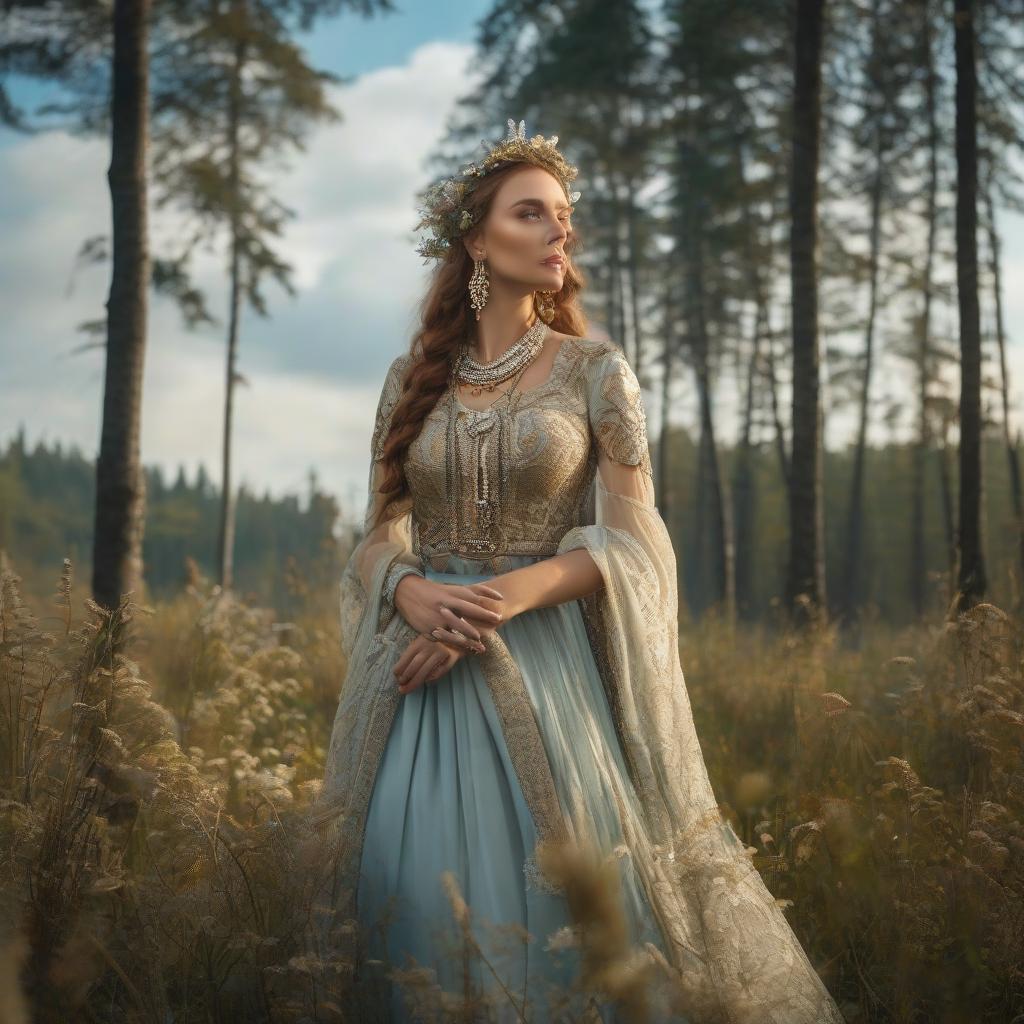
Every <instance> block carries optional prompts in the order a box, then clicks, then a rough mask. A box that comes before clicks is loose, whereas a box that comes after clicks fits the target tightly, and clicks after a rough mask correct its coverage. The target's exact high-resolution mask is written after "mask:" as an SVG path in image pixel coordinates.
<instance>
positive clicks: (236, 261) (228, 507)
mask: <svg viewBox="0 0 1024 1024" xmlns="http://www.w3.org/2000/svg"><path fill="white" fill-rule="evenodd" d="M235 13H236V14H237V15H238V22H237V24H236V31H238V32H239V35H238V38H237V41H236V43H235V54H234V66H233V69H232V78H231V88H230V92H229V94H228V140H227V141H228V151H229V153H230V157H229V160H230V165H229V170H228V188H229V189H230V192H231V203H232V210H231V219H230V232H231V265H230V271H229V273H230V288H231V291H230V298H229V311H228V349H227V371H226V373H225V382H224V433H223V438H222V450H221V464H222V471H221V481H222V490H221V503H220V529H219V532H218V537H217V565H218V566H219V569H220V586H221V589H222V590H230V589H231V588H232V587H233V586H234V582H235V581H234V551H235V490H234V484H233V483H232V479H231V434H232V430H233V425H234V409H235V385H236V384H237V382H238V370H237V361H238V322H239V314H240V311H241V305H242V282H241V273H242V267H241V249H242V239H241V231H242V224H241V220H240V217H239V210H240V208H241V199H240V196H239V190H240V188H241V155H240V152H239V146H240V142H239V136H240V132H241V118H242V69H243V68H244V67H245V61H246V44H245V39H244V37H243V36H242V35H241V24H242V22H243V21H244V17H245V0H239V2H237V3H236V4H235Z"/></svg>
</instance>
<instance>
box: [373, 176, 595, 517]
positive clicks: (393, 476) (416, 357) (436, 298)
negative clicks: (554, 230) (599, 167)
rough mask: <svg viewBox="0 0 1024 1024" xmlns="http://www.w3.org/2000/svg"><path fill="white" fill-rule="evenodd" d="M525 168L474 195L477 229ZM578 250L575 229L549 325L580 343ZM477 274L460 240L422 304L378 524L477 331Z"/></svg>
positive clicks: (390, 440) (399, 495)
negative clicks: (473, 284)
mask: <svg viewBox="0 0 1024 1024" xmlns="http://www.w3.org/2000/svg"><path fill="white" fill-rule="evenodd" d="M523 166H531V165H530V164H529V163H528V162H526V161H522V160H519V161H516V162H515V163H512V164H509V165H507V166H504V167H501V168H498V169H496V170H494V171H492V172H490V173H489V174H488V175H487V176H486V177H485V178H483V179H482V180H481V181H480V183H479V184H478V185H477V186H476V188H475V189H474V190H473V191H472V192H471V193H470V195H469V196H468V197H467V200H466V203H465V206H466V208H467V209H468V210H470V212H471V213H473V214H474V223H475V224H480V223H482V222H483V220H484V218H485V217H486V216H487V213H488V211H489V210H490V207H491V203H492V202H493V199H494V194H495V193H496V192H497V191H498V189H499V187H500V186H501V183H502V182H503V181H504V180H505V178H507V177H508V175H509V174H511V173H512V172H513V171H514V170H516V169H517V168H519V167H523ZM579 246H580V239H579V236H578V234H577V232H576V230H575V229H573V231H571V232H570V233H569V235H568V237H567V238H566V240H565V245H564V246H563V250H564V252H565V254H566V257H567V259H566V264H565V275H564V277H563V279H562V288H561V291H558V292H556V293H555V295H554V302H555V314H554V317H553V319H552V320H551V322H550V324H549V325H548V326H549V327H551V329H552V330H555V331H558V332H559V333H561V334H568V335H571V336H576V337H579V336H582V335H583V334H584V333H585V331H586V325H587V321H586V317H585V315H584V313H583V310H582V309H581V307H580V304H579V294H580V292H581V291H582V289H583V287H584V285H585V281H584V278H583V275H582V274H581V273H580V271H579V269H578V268H577V267H576V265H575V264H574V263H573V261H572V259H571V255H572V253H573V252H574V251H575V250H576V249H577V248H579ZM472 273H473V258H472V257H471V256H470V255H469V252H468V251H467V250H466V247H465V245H463V244H462V241H461V240H456V241H455V242H454V243H453V244H452V245H451V246H450V247H449V251H448V253H447V255H446V256H445V259H444V261H443V262H442V263H441V264H440V265H439V266H438V267H437V269H436V270H435V272H434V275H433V278H432V280H431V282H430V287H429V288H428V289H427V293H426V295H425V296H424V298H423V301H422V303H421V304H420V328H419V330H418V331H417V332H416V334H415V336H414V337H413V339H412V342H411V343H410V346H409V352H410V355H411V359H410V362H409V364H408V366H407V367H406V371H405V374H404V376H403V381H402V394H401V397H400V398H399V399H398V401H397V402H396V403H395V408H394V411H393V413H392V417H391V425H390V429H389V431H388V435H387V438H386V440H385V442H384V445H383V448H382V453H381V463H382V476H381V483H380V490H381V493H382V495H383V499H384V500H383V501H381V502H380V504H379V505H378V509H379V512H378V522H379V520H380V519H383V518H385V515H386V510H388V509H390V507H391V506H392V505H393V504H394V503H396V502H401V501H402V500H403V499H404V498H406V497H407V495H408V493H409V484H408V481H407V480H406V478H405V469H404V467H403V463H404V462H405V455H406V452H408V450H409V446H410V445H411V444H412V442H413V441H415V440H416V438H417V437H418V436H419V433H420V431H421V430H422V429H423V421H424V420H425V419H426V418H427V416H428V415H429V414H430V411H431V410H432V409H433V408H434V406H435V405H436V404H437V401H438V399H439V398H440V397H441V395H442V394H443V393H444V391H445V389H446V388H447V386H448V379H449V374H450V372H451V366H452V360H453V358H454V356H455V353H456V351H457V350H458V347H459V345H461V344H462V342H463V340H464V339H467V338H469V337H470V336H471V332H472V331H473V329H474V326H475V323H476V319H475V316H474V314H473V311H472V309H471V308H470V305H469V279H470V277H471V275H472ZM373 525H374V526H376V525H377V523H376V522H375V523H374V524H373Z"/></svg>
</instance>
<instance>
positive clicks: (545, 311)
mask: <svg viewBox="0 0 1024 1024" xmlns="http://www.w3.org/2000/svg"><path fill="white" fill-rule="evenodd" d="M533 306H534V309H536V310H537V316H539V317H540V318H541V320H543V321H544V323H546V324H549V323H551V321H552V320H554V319H555V293H554V292H534V293H533Z"/></svg>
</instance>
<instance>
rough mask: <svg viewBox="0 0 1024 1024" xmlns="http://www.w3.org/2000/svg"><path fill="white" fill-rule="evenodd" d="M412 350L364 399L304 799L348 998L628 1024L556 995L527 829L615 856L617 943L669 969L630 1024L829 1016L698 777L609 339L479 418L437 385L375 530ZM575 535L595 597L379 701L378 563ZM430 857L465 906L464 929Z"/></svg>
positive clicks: (444, 574)
mask: <svg viewBox="0 0 1024 1024" xmlns="http://www.w3.org/2000/svg"><path fill="white" fill-rule="evenodd" d="M414 361H415V360H414V354H413V353H410V354H403V355H401V356H398V357H397V358H396V359H395V360H394V361H393V362H392V364H391V366H390V368H389V370H388V374H387V377H386V379H385V383H384V386H383V389H382V392H381V397H380V401H379V403H378V407H377V413H376V419H375V424H374V432H373V441H372V458H371V468H370V475H369V494H370V499H369V502H368V507H367V512H366V526H367V531H366V535H365V536H364V538H363V539H362V541H361V542H360V543H359V545H358V546H357V547H356V549H355V550H354V551H353V553H352V556H351V557H350V559H349V561H348V563H347V565H346V567H345V571H344V573H343V576H342V581H341V602H340V612H341V618H342V635H343V647H344V653H345V654H346V656H347V665H348V668H347V672H346V677H345V680H344V682H343V685H342V690H341V697H340V700H339V704H338V710H337V715H336V717H335V722H334V728H333V731H332V736H331V743H330V748H329V751H328V757H327V766H326V772H325V779H324V786H323V790H322V793H321V796H320V799H319V801H318V804H317V813H318V815H319V820H320V821H329V822H330V823H331V824H332V825H333V826H334V827H335V829H336V832H337V835H338V836H339V838H340V848H341V849H342V851H343V853H342V855H341V856H340V858H339V864H340V866H339V868H338V872H337V875H336V878H335V884H334V887H333V888H332V895H331V900H332V902H333V904H334V907H333V909H334V912H335V915H336V917H337V918H340V919H341V920H344V921H348V922H350V923H352V924H353V927H350V928H349V929H348V930H347V931H335V932H334V933H332V938H331V941H333V942H334V943H335V944H337V943H340V942H342V941H343V938H344V939H345V941H349V942H352V943H354V945H353V947H352V953H353V957H354V959H355V960H356V962H357V963H358V964H359V965H360V966H359V969H358V972H357V983H358V984H357V990H358V991H359V992H360V993H361V997H362V998H363V999H375V1000H376V1001H377V1005H378V1006H379V1008H380V1012H381V1019H387V1020H395V1021H399V1020H420V1019H424V1020H426V1019H434V1018H431V1017H428V1016H427V1015H426V1014H424V1016H423V1017H420V1016H417V1015H415V1014H414V1013H413V1011H412V1001H411V1000H410V998H409V997H408V994H407V992H406V984H405V983H403V984H402V985H398V984H394V983H393V981H392V980H391V979H390V978H389V976H388V972H389V970H390V968H392V967H394V966H398V967H416V968H419V973H418V974H416V975H415V976H416V977H418V978H419V979H420V982H421V983H422V982H423V980H424V979H426V989H424V988H423V987H422V985H421V988H420V990H419V992H420V999H419V1003H418V1005H419V1006H420V1007H421V1008H422V1007H424V1006H426V1005H427V1003H426V1002H425V1001H424V998H423V994H424V992H425V991H426V990H427V989H429V990H430V992H432V993H433V994H434V998H435V1003H434V1005H435V1007H436V1009H437V1014H438V1016H437V1018H436V1019H439V1020H440V1019H445V1009H444V1008H445V1007H446V1006H449V1007H450V1006H451V1005H452V1004H451V1003H446V1002H445V998H446V997H445V996H444V995H443V993H462V992H463V991H464V987H465V985H466V983H467V982H469V983H471V985H472V986H475V987H476V988H477V990H478V991H480V992H482V993H484V996H485V1001H486V1005H487V1006H488V1007H489V1009H487V1012H486V1015H485V1014H484V1012H483V1010H481V1011H479V1012H480V1014H481V1015H480V1016H479V1018H478V1017H474V1018H473V1019H493V1020H500V1021H504V1020H529V1021H538V1022H539V1021H548V1020H556V1019H557V1020H563V1019H564V1020H580V1019H589V1020H603V1021H614V1020H622V1019H627V1018H626V1017H623V1016H621V1015H620V1008H618V1007H617V1006H616V1005H615V1004H614V1003H613V1002H612V1001H611V1000H610V999H602V998H601V997H600V994H599V993H598V994H595V993H583V992H573V994H572V996H571V1000H570V1001H569V1002H568V1003H562V1002H559V1000H560V999H564V998H565V996H564V994H565V993H566V992H570V991H572V989H571V983H572V981H573V979H575V978H576V977H577V976H578V971H579V968H580V962H581V961H580V957H581V956H582V954H581V952H580V948H579V944H578V942H577V941H576V939H578V937H579V932H578V931H575V932H574V930H573V926H574V924H575V922H574V920H573V918H572V916H571V914H570V910H569V905H568V902H567V899H566V895H565V892H564V890H563V889H562V888H561V887H560V886H559V885H558V884H552V882H551V880H550V879H549V878H548V877H547V876H546V875H545V873H544V872H543V871H541V870H540V869H539V867H538V861H537V856H536V854H537V849H538V846H537V844H538V843H541V844H545V843H548V842H555V843H557V842H573V841H578V842H586V843H589V844H592V845H593V846H594V847H596V848H597V849H599V850H600V851H601V852H602V854H603V855H605V856H607V857H610V858H612V859H613V862H614V863H615V864H616V865H617V866H618V869H619V870H618V872H617V876H618V879H619V882H620V885H621V897H622V907H623V910H624V912H625V915H626V921H627V924H628V935H629V939H630V941H631V943H632V944H633V946H634V947H635V949H636V950H639V951H640V952H641V953H642V954H643V955H644V956H646V957H647V958H648V959H649V961H652V962H653V963H654V964H655V965H656V966H657V969H658V978H659V979H660V980H661V981H662V982H664V984H661V985H659V986H657V987H656V988H655V987H652V989H651V1000H652V1002H651V1010H652V1016H651V1017H650V1018H649V1019H651V1020H657V1021H678V1022H683V1024H710V1022H714V1024H718V1022H743V1024H746V1022H750V1024H753V1022H755V1021H756V1022H758V1024H764V1022H771V1024H812V1022H814V1024H839V1022H841V1021H842V1019H843V1018H842V1016H841V1014H840V1012H839V1010H838V1008H837V1007H836V1005H835V1003H834V1002H833V1000H832V998H831V997H830V995H829V994H828V991H827V989H826V988H825V986H824V984H823V983H822V982H821V979H820V978H819V977H818V975H817V974H816V972H815V971H814V969H813V967H812V966H811V964H810V962H809V961H808V959H807V956H806V954H805V953H804V951H803V949H802V948H801V946H800V943H799V941H798V940H797V938H796V936H795V935H794V934H793V932H792V930H791V929H790V927H789V924H788V922H787V921H786V918H785V916H784V914H783V912H782V910H781V909H780V908H779V906H778V905H777V903H776V901H775V900H774V899H773V897H772V896H771V894H770V893H769V892H768V890H767V888H766V887H765V886H764V883H763V881H762V880H761V878H760V876H759V875H758V873H757V871H756V870H755V869H754V867H753V866H752V864H751V861H750V858H749V855H748V853H749V851H747V850H746V848H745V847H744V845H743V843H742V842H741V841H740V840H739V839H738V837H737V836H736V835H735V833H734V832H733V830H732V828H731V827H730V826H729V825H728V823H727V822H726V821H725V820H724V819H723V818H722V817H721V815H720V813H719V811H718V807H717V804H716V802H715V799H714V795H713V793H712V790H711V786H710V782H709V780H708V776H707V771H706V768H705V765H704V760H703V756H702V754H701V751H700V746H699V743H698V741H697V737H696V734H695V732H694V729H693V718H692V714H691V711H690V706H689V700H688V696H687V693H686V686H685V682H684V679H683V675H682V670H681V667H680V664H679V656H678V626H677V611H678V601H677V591H676V563H675V557H674V553H673V549H672V545H671V541H670V539H669V537H668V534H667V531H666V530H665V526H664V523H663V521H662V519H661V517H660V515H659V513H658V511H657V508H656V507H655V504H654V492H653V485H652V482H651V463H650V456H649V450H648V442H647V430H646V419H645V416H644V408H643V403H642V397H641V392H640V387H639V384H638V382H637V379H636V377H635V375H634V373H633V371H632V369H631V368H630V366H629V364H628V362H627V361H626V360H625V358H624V356H623V354H622V352H621V350H620V349H619V348H618V347H617V346H615V345H614V344H613V343H611V342H609V341H605V340H602V339H592V338H577V337H567V338H565V339H563V340H562V341H561V347H560V348H559V350H558V352H557V354H556V357H555V361H554V364H553V367H552V370H551V373H550V375H549V377H548V379H547V380H546V381H545V382H544V383H542V384H539V385H537V386H535V387H533V388H529V389H527V390H525V391H521V392H520V391H512V392H510V393H509V394H508V395H503V396H502V397H501V398H499V399H498V400H497V401H496V402H495V403H494V404H493V405H491V406H490V407H488V408H487V409H482V410H474V409H471V408H469V407H468V406H466V405H465V404H464V403H462V402H461V401H460V400H459V398H458V397H457V395H456V394H455V392H454V391H453V390H452V389H451V388H449V390H448V391H447V392H446V394H445V395H444V396H443V397H442V399H441V400H439V401H438V403H437V405H436V406H435V408H434V409H433V410H432V411H431V413H430V414H429V415H428V416H427V418H426V421H425V423H424V426H423V429H422V431H421V432H420V434H419V436H418V437H417V439H416V440H415V441H414V442H413V444H412V445H411V447H410V449H409V452H408V454H407V458H406V463H405V471H406V476H407V479H408V481H409V489H410V494H409V495H408V496H407V498H406V499H404V500H403V501H401V502H399V503H397V504H396V506H395V507H393V508H389V509H387V510H386V512H385V516H384V518H383V521H382V522H381V523H380V524H379V525H377V526H376V527H374V526H373V525H372V524H373V522H374V519H373V513H374V512H375V511H376V510H377V509H378V507H379V499H380V494H379V492H378V490H377V486H376V485H377V483H378V482H379V475H378V470H379V461H380V458H381V454H382V448H383V443H384V440H385V438H386V435H387V431H388V427H389V424H390V417H391V414H392V412H393V410H394V406H395V404H396V403H397V401H398V398H399V397H400V395H401V391H402V387H403V382H404V379H405V375H406V372H407V371H408V369H409V367H410V365H411V364H413V363H414ZM573 548H584V549H586V550H587V551H588V552H589V553H590V555H591V557H592V558H593V559H594V561H595V563H596V564H597V566H598V568H599V569H600V571H601V575H602V579H603V584H604V585H603V587H602V588H601V589H600V590H598V591H597V592H596V593H594V594H592V595H590V596H588V597H586V598H581V599H577V600H573V601H569V602H565V603H563V604H559V605H554V606H549V607H545V608H537V609H532V610H530V611H527V612H524V613H522V614H520V615H518V616H515V617H513V618H512V619H510V620H509V621H508V622H506V623H503V624H502V625H501V626H500V627H499V628H498V630H497V632H496V633H495V634H494V635H492V636H491V637H490V638H489V640H488V646H487V651H486V652H485V653H483V654H469V655H466V656H464V657H462V658H461V659H460V660H459V661H457V662H456V663H455V665H454V666H453V667H452V668H451V670H450V671H449V672H448V673H446V674H445V675H444V676H442V677H440V678H439V679H438V680H437V681H435V682H433V683H431V684H429V685H427V686H423V687H420V688H419V689H417V690H414V691H412V692H410V693H409V694H407V695H404V696H403V695H400V694H399V693H398V692H397V688H396V685H395V682H394V676H393V674H392V669H393V666H394V664H395V662H396V661H397V659H398V658H399V657H400V656H401V654H402V652H403V651H404V649H405V647H406V645H407V644H408V643H409V641H410V640H411V639H412V637H414V636H415V633H414V631H412V629H411V627H410V626H409V625H408V623H406V622H405V620H404V619H403V618H402V616H401V615H400V614H398V613H397V612H396V611H395V609H394V608H393V607H392V606H391V605H390V604H389V602H387V601H386V600H384V599H382V594H381V591H382V586H383V583H384V580H385V578H386V575H387V572H388V570H389V569H391V568H392V567H393V566H394V565H395V564H396V563H399V562H405V563H408V564H411V565H415V566H417V567H419V568H421V569H422V570H423V572H424V574H425V575H426V576H427V577H428V578H430V579H434V580H437V581H440V582H448V583H470V582H476V581H481V580H488V579H491V578H492V577H494V576H496V575H499V574H500V573H503V572H506V571H508V570H510V569H513V568H516V567H518V566H521V565H527V564H529V563H530V562H533V561H536V560H538V559H543V558H548V557H551V556H553V555H556V554H558V553H561V552H563V551H569V550H571V549H573ZM444 872H450V873H451V877H452V878H454V880H455V882H456V883H457V886H458V890H459V892H460V893H461V896H462V898H463V899H464V900H465V905H466V906H468V914H469V918H468V921H467V919H466V918H465V917H463V918H461V922H462V923H461V925H460V918H459V917H458V915H457V913H456V909H457V904H456V903H453V901H452V897H451V892H450V890H449V889H448V888H447V887H446V885H445V884H444V880H443V877H442V875H443V873H444ZM467 923H468V925H469V928H470V931H471V934H472V936H473V938H474V940H475V942H476V943H477V946H476V947H475V949H474V950H473V954H474V955H472V956H467V955H466V952H467V945H466V931H465V926H466V924H467ZM574 936H575V938H574ZM414 973H415V972H414ZM409 977H412V975H410V976H407V977H406V981H408V978H409ZM670 988H671V991H672V992H673V993H674V998H673V999H672V1001H671V1002H670V1000H669V997H668V994H667V993H668V991H669V989H670ZM561 1014H566V1015H565V1016H562V1015H561Z"/></svg>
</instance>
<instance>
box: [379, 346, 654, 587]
mask: <svg viewBox="0 0 1024 1024" xmlns="http://www.w3.org/2000/svg"><path fill="white" fill-rule="evenodd" d="M411 358H412V357H411V356H410V355H408V354H403V355H401V356H398V357H397V358H396V359H395V360H394V361H393V362H392V364H391V367H390V369H389V371H388V380H387V381H386V383H385V388H384V394H385V398H386V399H387V402H390V408H388V407H387V402H386V403H385V409H384V410H383V411H384V412H385V415H384V416H383V417H381V418H380V419H379V420H378V429H377V430H376V431H375V437H374V453H375V457H378V458H379V457H380V453H381V447H382V446H383V442H384V438H385V437H386V430H387V425H388V422H389V419H390V415H389V414H390V411H391V409H392V408H393V405H394V403H395V402H396V401H397V399H398V395H399V393H400V387H401V375H402V373H403V371H404V369H405V367H406V365H407V364H408V362H409V360H410V359H411ZM599 448H600V449H602V450H604V451H605V452H606V454H608V455H609V456H610V457H611V458H613V459H614V460H615V461H617V462H622V463H627V464H629V465H642V466H643V467H644V469H645V470H646V471H647V472H648V473H650V471H651V470H650V454H649V452H648V449H647V440H646V422H645V420H644V407H643V401H642V396H641V393H640V387H639V384H638V383H637V379H636V376H635V374H634V373H633V370H632V368H631V367H630V366H629V364H628V362H627V361H626V358H625V356H624V355H623V354H622V351H621V349H619V348H618V347H617V346H616V345H614V344H613V343H612V342H610V341H604V340H598V339H591V338H576V337H568V338H564V339H563V340H562V342H561V347H560V348H559V350H558V352H557V353H556V355H555V359H554V363H553V365H552V368H551V371H550V374H549V376H548V378H547V379H546V380H545V381H544V382H543V383H541V384H538V385H536V386H534V387H531V388H527V389H526V390H524V391H519V390H518V389H515V390H514V391H513V392H511V394H508V395H506V394H503V395H501V397H499V398H498V399H497V400H496V401H495V402H494V403H492V405H490V406H488V407H487V408H486V409H479V410H478V409H471V408H469V407H468V406H467V405H465V403H463V402H462V401H461V400H460V399H459V397H458V395H457V393H455V392H453V390H452V389H451V388H450V387H449V388H448V389H447V390H446V391H445V392H444V393H443V394H442V396H441V398H440V399H438V402H437V404H436V405H435V407H434V409H433V410H432V411H431V412H430V413H429V414H428V415H427V417H426V419H425V421H424V424H423V429H422V430H421V432H420V434H419V436H418V437H417V438H416V440H415V441H413V443H412V445H411V446H410V448H409V451H408V453H407V455H406V460H405V473H406V478H407V480H408V482H409V489H410V493H411V510H412V529H413V550H414V552H416V553H418V554H419V555H420V559H421V563H422V564H423V565H424V566H427V565H430V566H432V567H434V568H436V569H439V570H443V569H444V568H445V567H446V561H447V556H448V555H449V554H459V555H463V556H466V557H470V558H474V559H479V560H480V561H481V562H482V563H483V564H484V565H487V566H489V567H490V568H492V569H494V570H495V571H501V570H503V569H504V568H506V567H507V560H506V559H505V556H509V555H535V556H541V557H546V556H549V555H552V554H554V553H555V550H556V549H557V547H558V543H559V541H560V540H561V539H562V537H563V535H564V534H565V533H566V532H567V531H568V530H569V529H571V528H572V527H574V526H577V525H580V524H581V523H582V522H583V521H584V519H583V517H584V515H585V512H586V505H587V501H588V496H590V490H591V484H592V483H593V478H594V474H595V472H596V467H597V455H598V449H599ZM446 453H447V457H446Z"/></svg>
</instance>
